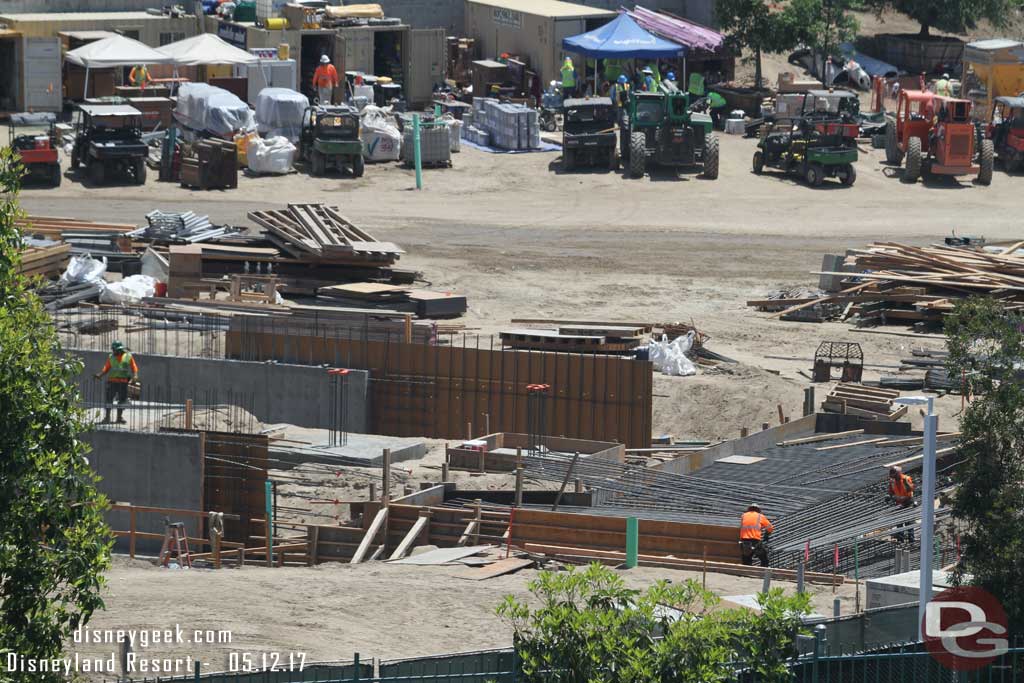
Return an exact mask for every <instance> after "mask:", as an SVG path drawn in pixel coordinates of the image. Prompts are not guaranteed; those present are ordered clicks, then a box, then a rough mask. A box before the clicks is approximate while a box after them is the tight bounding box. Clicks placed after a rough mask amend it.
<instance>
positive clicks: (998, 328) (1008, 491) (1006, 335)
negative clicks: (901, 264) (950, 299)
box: [946, 298, 1024, 633]
mask: <svg viewBox="0 0 1024 683" xmlns="http://www.w3.org/2000/svg"><path fill="white" fill-rule="evenodd" d="M946 334H947V336H948V337H949V341H948V348H949V359H948V364H947V369H948V370H949V372H950V376H951V377H956V378H961V379H962V381H963V384H964V390H965V391H966V392H968V394H969V395H970V396H971V397H972V400H971V401H970V403H969V404H968V406H967V409H966V411H965V412H964V414H963V415H962V416H961V418H960V431H961V433H962V437H961V442H960V450H959V455H960V458H961V460H962V462H961V463H960V465H959V466H958V467H957V469H956V475H955V482H956V484H957V490H956V494H955V496H954V502H953V514H954V516H955V517H956V518H957V519H959V520H960V521H961V522H963V523H964V525H965V527H966V533H964V534H963V535H962V537H961V550H962V555H963V556H962V560H961V562H960V564H959V566H958V569H957V574H958V576H959V578H960V579H961V580H963V579H965V578H966V577H967V576H968V575H969V576H970V577H971V581H972V582H973V583H974V584H975V585H978V586H980V587H982V588H984V589H986V590H988V591H989V592H990V593H992V594H993V595H995V596H996V597H997V598H998V599H999V600H1000V601H1002V603H1003V607H1005V608H1006V613H1007V616H1008V617H1009V619H1010V624H1011V632H1017V633H1019V632H1020V630H1021V628H1022V627H1024V592H1022V591H1021V590H1020V586H1022V585H1024V566H1022V564H1021V562H1020V558H1021V557H1022V554H1024V535H1022V534H1021V531H1020V530H1021V524H1022V522H1024V520H1022V517H1021V514H1022V513H1021V511H1022V510H1024V458H1021V453H1022V452H1024V383H1022V373H1024V315H1021V314H1020V313H1019V312H1007V311H1005V310H1004V309H1003V307H1002V306H1001V305H999V304H997V303H996V302H994V301H992V300H991V299H982V298H974V299H970V300H968V301H965V302H962V303H960V304H958V305H957V307H956V309H955V310H954V312H953V314H952V316H950V319H949V321H948V322H947V323H946Z"/></svg>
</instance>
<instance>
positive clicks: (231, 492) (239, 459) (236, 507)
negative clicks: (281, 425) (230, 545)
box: [203, 432, 269, 544]
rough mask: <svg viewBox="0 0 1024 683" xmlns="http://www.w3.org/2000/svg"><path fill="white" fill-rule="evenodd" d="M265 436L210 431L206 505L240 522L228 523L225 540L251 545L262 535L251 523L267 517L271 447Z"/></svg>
mask: <svg viewBox="0 0 1024 683" xmlns="http://www.w3.org/2000/svg"><path fill="white" fill-rule="evenodd" d="M268 443H269V439H268V437H266V436H262V435H257V436H253V435H246V434H231V433H228V432H206V452H205V456H204V458H203V460H204V463H203V467H204V489H203V505H204V506H205V507H206V508H208V509H210V510H218V511H222V512H228V513H231V514H233V515H238V516H239V517H240V519H239V521H231V520H228V519H225V521H224V540H226V541H235V542H239V543H246V544H248V543H249V537H250V536H252V535H254V534H255V533H262V532H263V528H262V525H260V526H259V529H256V527H255V526H254V525H253V524H252V522H251V520H253V519H256V518H262V517H263V516H264V514H266V481H267V465H268V461H267V444H268Z"/></svg>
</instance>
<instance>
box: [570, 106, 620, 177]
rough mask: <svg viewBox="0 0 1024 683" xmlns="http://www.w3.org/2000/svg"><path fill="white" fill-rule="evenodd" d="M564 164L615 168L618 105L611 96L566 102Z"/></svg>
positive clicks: (616, 161)
mask: <svg viewBox="0 0 1024 683" xmlns="http://www.w3.org/2000/svg"><path fill="white" fill-rule="evenodd" d="M562 112H563V121H564V124H563V126H562V130H563V132H562V167H563V168H565V170H567V171H571V170H572V169H574V168H575V167H576V166H578V165H588V166H606V167H607V168H609V169H613V170H614V169H615V168H617V167H618V165H619V159H618V156H617V155H616V152H615V108H614V107H613V106H612V101H611V100H610V99H608V98H607V97H591V98H588V99H568V100H566V101H565V103H564V105H563V109H562Z"/></svg>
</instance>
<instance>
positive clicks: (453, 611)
mask: <svg viewBox="0 0 1024 683" xmlns="http://www.w3.org/2000/svg"><path fill="white" fill-rule="evenodd" d="M468 569H469V568H468V567H464V566H461V565H457V566H440V567H432V566H409V565H394V564H384V563H378V562H375V563H369V564H361V565H348V564H336V563H330V564H323V565H319V566H317V567H316V568H295V569H292V568H283V569H266V568H261V567H246V568H244V569H223V570H220V571H213V570H182V571H172V570H162V569H157V568H155V567H153V566H152V565H150V564H149V563H148V562H146V561H143V560H134V561H131V560H127V559H125V558H116V559H115V564H114V568H113V569H112V570H111V571H110V572H109V573H108V575H107V578H108V585H107V588H106V590H105V600H106V604H107V609H106V610H104V611H102V612H97V613H96V614H95V615H94V616H93V618H92V620H91V621H90V623H89V629H90V630H92V631H93V632H99V631H104V630H106V629H126V630H129V629H139V630H141V629H166V628H170V629H173V628H174V627H175V625H179V626H180V627H181V628H182V629H183V631H184V638H185V641H186V642H184V643H181V644H172V645H163V644H153V645H150V647H148V648H146V649H144V650H141V649H140V648H136V652H137V653H138V654H139V656H140V657H146V658H164V657H185V656H186V655H189V654H191V655H193V656H195V657H197V658H199V659H200V660H201V661H202V663H203V670H204V671H222V670H225V668H226V666H227V664H228V662H227V658H228V655H229V653H230V652H238V653H245V652H250V653H253V654H257V653H264V652H266V653H281V654H282V655H283V656H284V657H287V654H288V653H289V652H295V653H298V652H303V653H306V658H307V662H313V661H336V660H349V659H351V658H352V655H353V653H356V652H358V653H359V654H360V656H361V658H363V659H369V658H370V657H377V658H387V659H398V658H403V657H416V656H424V655H432V654H441V653H446V652H465V651H472V650H479V649H486V648H495V647H507V646H510V645H511V644H512V632H511V629H510V628H509V626H508V625H507V624H505V623H504V622H502V621H501V620H500V619H499V618H498V617H497V616H496V615H495V611H494V610H495V608H496V607H497V606H498V604H499V603H500V602H501V601H502V599H503V598H504V596H505V595H509V594H511V595H515V596H516V597H517V598H520V599H527V598H529V593H528V591H527V583H528V582H529V581H530V579H532V578H534V577H535V576H536V575H537V571H536V570H533V569H525V570H522V571H519V572H517V573H515V574H509V575H505V576H499V577H496V578H493V579H488V580H486V581H469V580H466V579H463V578H460V575H464V574H466V572H467V571H468ZM620 575H621V576H622V577H623V578H624V580H625V581H626V583H627V585H629V586H630V587H633V588H640V589H642V588H645V587H647V586H649V585H651V584H652V583H653V582H654V581H656V580H659V579H668V580H671V581H673V582H675V583H681V582H683V581H685V580H686V579H694V580H696V581H698V582H700V581H701V574H700V572H682V571H675V570H668V569H654V568H649V567H638V568H636V569H632V570H628V571H622V572H620ZM774 585H776V586H779V587H783V588H784V589H785V590H786V592H787V593H793V592H794V591H795V586H794V584H787V583H776V584H774ZM761 586H762V582H761V580H760V579H749V578H740V577H733V576H722V575H717V574H708V576H707V587H708V589H709V590H711V591H713V592H715V593H716V594H718V595H720V596H729V595H748V594H752V593H756V592H758V591H759V590H760V589H761ZM807 588H808V591H809V592H810V593H811V594H812V598H813V609H814V611H815V612H817V613H819V614H826V615H831V614H832V604H833V600H834V599H835V598H839V599H840V601H841V603H842V607H841V609H842V612H843V614H849V613H851V612H852V611H853V609H854V601H855V597H854V595H855V590H854V584H853V582H849V583H847V584H844V585H843V586H840V587H838V588H837V592H836V593H835V595H833V593H832V588H831V587H828V586H819V585H808V587H807ZM863 600H864V586H863V585H861V601H862V605H863ZM724 606H727V607H728V606H730V605H728V604H726V605H724ZM196 630H201V631H227V632H229V633H230V637H231V641H230V642H229V643H224V642H220V643H215V644H205V643H204V644H198V643H193V642H189V640H190V639H191V637H192V633H193V632H194V631H196ZM111 648H112V646H110V645H106V644H87V645H78V646H75V647H74V651H75V652H78V653H79V654H81V655H82V656H88V657H101V656H103V657H109V655H110V653H111ZM115 651H116V648H115ZM182 673H186V672H182Z"/></svg>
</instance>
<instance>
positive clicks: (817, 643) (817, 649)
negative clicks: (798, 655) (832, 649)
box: [811, 624, 825, 683]
mask: <svg viewBox="0 0 1024 683" xmlns="http://www.w3.org/2000/svg"><path fill="white" fill-rule="evenodd" d="M824 636H825V626H824V624H822V625H819V627H818V628H815V629H814V661H813V662H812V663H811V680H812V681H813V682H814V683H818V658H819V657H821V645H822V638H823V637H824Z"/></svg>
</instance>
